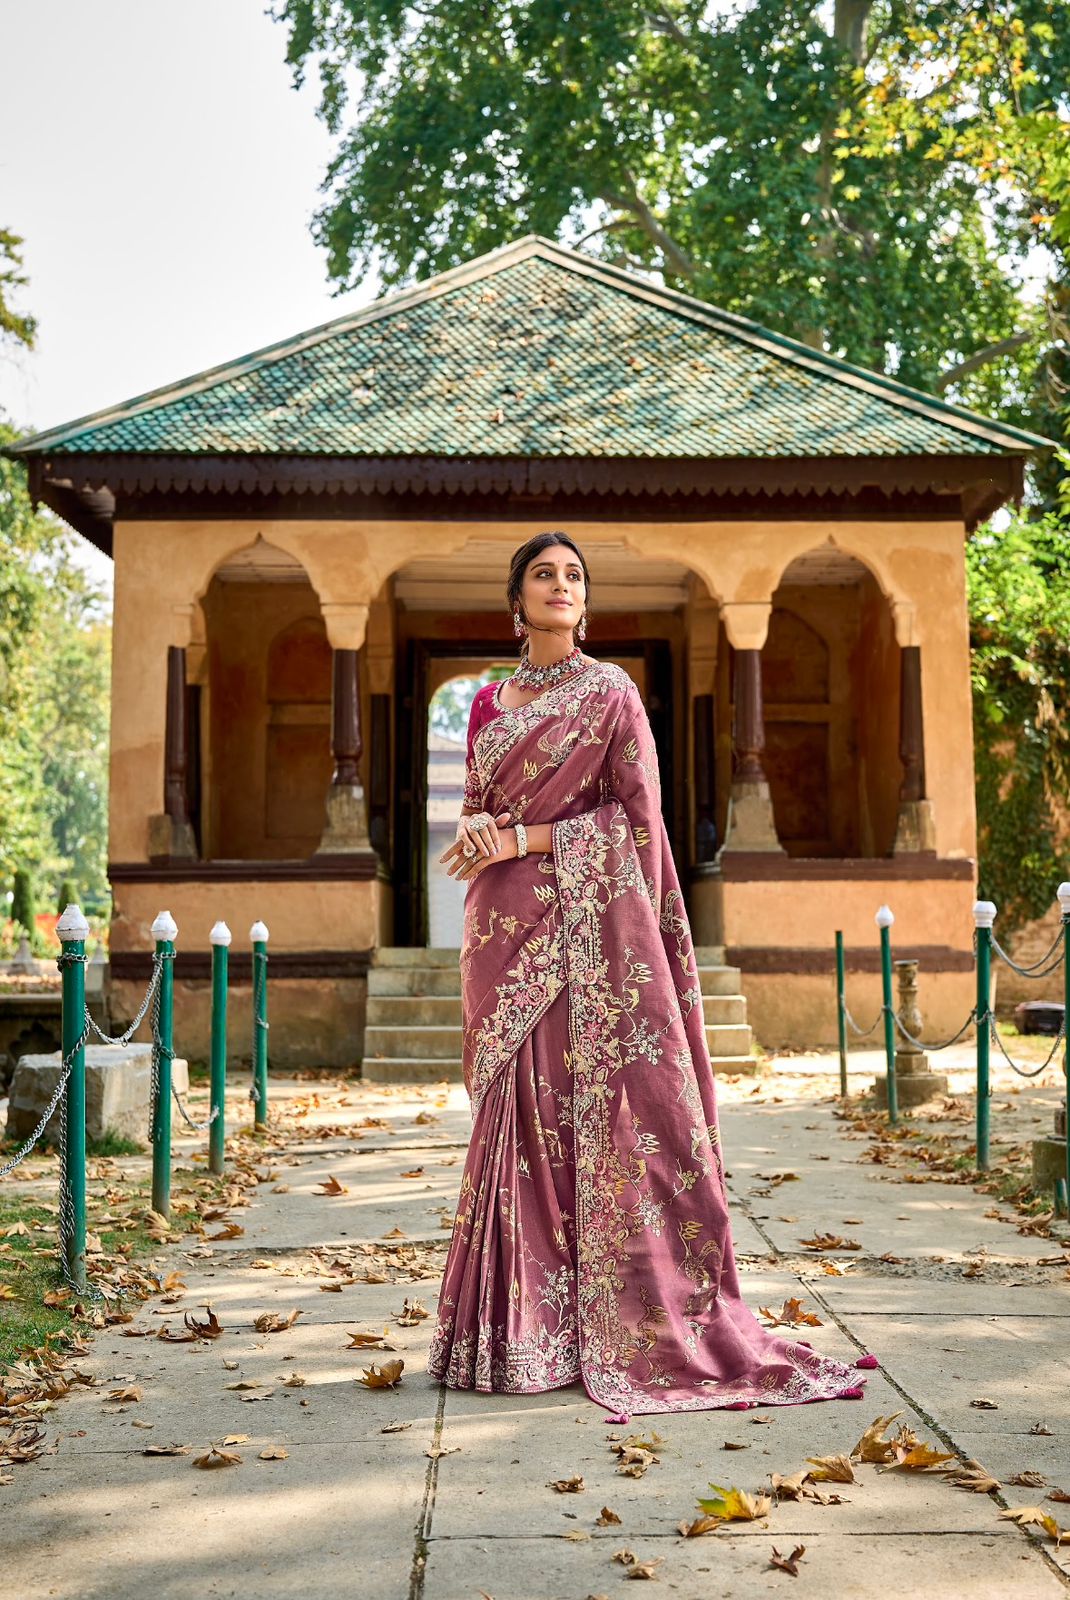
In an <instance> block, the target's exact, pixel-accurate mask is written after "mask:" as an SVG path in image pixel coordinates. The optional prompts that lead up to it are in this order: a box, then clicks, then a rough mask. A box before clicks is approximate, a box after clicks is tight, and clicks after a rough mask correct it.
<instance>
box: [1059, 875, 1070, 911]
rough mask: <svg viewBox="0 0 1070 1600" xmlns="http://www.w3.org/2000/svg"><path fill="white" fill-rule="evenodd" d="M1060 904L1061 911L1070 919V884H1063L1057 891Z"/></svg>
mask: <svg viewBox="0 0 1070 1600" xmlns="http://www.w3.org/2000/svg"><path fill="white" fill-rule="evenodd" d="M1055 895H1056V898H1057V900H1058V902H1059V910H1060V911H1061V912H1062V914H1063V916H1064V917H1070V883H1061V884H1060V885H1059V887H1058V889H1056V891H1055Z"/></svg>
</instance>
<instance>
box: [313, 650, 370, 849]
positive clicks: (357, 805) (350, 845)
mask: <svg viewBox="0 0 1070 1600" xmlns="http://www.w3.org/2000/svg"><path fill="white" fill-rule="evenodd" d="M358 659H359V658H358V652H357V651H356V650H349V649H341V650H340V649H336V650H335V651H334V671H333V679H332V685H331V753H332V755H333V756H334V773H333V775H332V777H331V786H330V788H329V789H328V791H327V826H326V828H325V829H324V833H323V838H322V839H321V840H320V845H319V850H318V851H317V854H318V855H344V854H349V853H351V852H353V851H356V850H367V849H369V848H370V844H369V839H368V819H367V812H366V809H365V804H364V790H363V788H362V786H361V782H360V757H361V753H362V750H363V743H362V740H361V734H360V675H359V668H358Z"/></svg>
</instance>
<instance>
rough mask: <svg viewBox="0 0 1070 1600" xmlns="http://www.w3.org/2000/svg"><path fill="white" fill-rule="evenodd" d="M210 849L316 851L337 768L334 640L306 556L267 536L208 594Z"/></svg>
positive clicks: (219, 575)
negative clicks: (333, 740) (303, 560)
mask: <svg viewBox="0 0 1070 1600" xmlns="http://www.w3.org/2000/svg"><path fill="white" fill-rule="evenodd" d="M201 605H202V609H203V613H204V622H205V666H204V672H203V675H202V676H203V683H204V689H203V695H202V708H201V719H200V720H201V732H200V744H201V754H202V765H203V768H204V772H205V780H204V783H203V801H202V808H201V828H202V837H203V847H202V848H203V853H204V855H205V856H206V857H208V858H215V859H218V860H229V861H243V860H245V861H248V860H252V861H270V860H290V859H301V860H303V859H305V858H307V857H308V856H310V855H311V854H312V852H313V851H314V850H315V849H316V847H317V845H318V844H319V841H320V837H321V834H322V831H323V827H324V821H325V805H324V797H325V795H326V793H327V788H328V785H329V783H330V778H331V744H330V719H331V647H330V644H329V643H328V640H327V632H326V628H325V626H324V622H323V617H322V614H321V612H320V605H319V599H318V597H317V595H316V591H315V590H314V589H313V587H312V585H311V583H310V582H309V580H308V575H307V573H306V572H305V569H304V567H303V566H302V565H301V564H300V562H298V561H296V560H294V558H293V557H292V556H290V555H289V554H288V553H287V552H286V551H284V550H280V549H279V548H278V547H277V546H274V545H271V544H269V543H267V541H266V540H264V539H263V538H258V539H257V540H256V541H255V543H254V544H252V545H250V546H247V547H246V548H245V549H243V550H240V551H238V552H236V553H235V554H234V555H232V556H230V557H229V558H228V559H227V561H226V562H224V563H223V564H222V565H221V566H220V567H218V568H217V569H216V571H215V572H214V574H213V575H212V579H211V582H210V583H209V585H208V588H207V590H206V591H205V594H204V597H203V599H202V602H201Z"/></svg>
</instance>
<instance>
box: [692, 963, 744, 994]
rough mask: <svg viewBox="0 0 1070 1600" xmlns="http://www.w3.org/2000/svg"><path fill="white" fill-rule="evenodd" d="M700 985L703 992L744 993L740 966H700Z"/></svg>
mask: <svg viewBox="0 0 1070 1600" xmlns="http://www.w3.org/2000/svg"><path fill="white" fill-rule="evenodd" d="M698 985H699V988H700V989H701V990H702V992H703V994H742V993H743V984H742V981H741V976H740V971H739V968H738V967H699V969H698Z"/></svg>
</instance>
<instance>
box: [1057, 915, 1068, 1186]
mask: <svg viewBox="0 0 1070 1600" xmlns="http://www.w3.org/2000/svg"><path fill="white" fill-rule="evenodd" d="M1058 894H1059V910H1060V911H1061V912H1062V917H1063V1027H1064V1029H1065V1030H1066V1031H1065V1033H1064V1034H1063V1085H1064V1092H1065V1094H1066V1193H1065V1195H1064V1197H1063V1198H1064V1201H1065V1205H1066V1214H1067V1216H1068V1217H1070V883H1061V884H1060V885H1059V889H1058Z"/></svg>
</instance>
